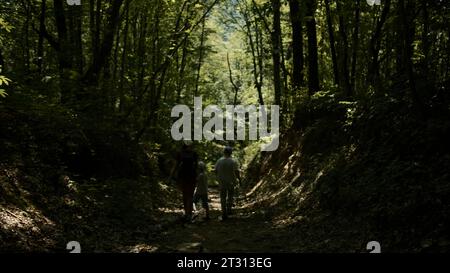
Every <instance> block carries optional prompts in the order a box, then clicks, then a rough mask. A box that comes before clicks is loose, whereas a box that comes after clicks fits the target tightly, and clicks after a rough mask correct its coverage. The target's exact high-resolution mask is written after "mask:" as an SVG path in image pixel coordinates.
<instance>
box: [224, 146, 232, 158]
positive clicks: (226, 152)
mask: <svg viewBox="0 0 450 273" xmlns="http://www.w3.org/2000/svg"><path fill="white" fill-rule="evenodd" d="M223 153H224V155H226V156H230V155H231V154H232V153H233V148H231V147H230V146H227V147H225V149H224V150H223Z"/></svg>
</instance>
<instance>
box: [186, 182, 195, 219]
mask: <svg viewBox="0 0 450 273" xmlns="http://www.w3.org/2000/svg"><path fill="white" fill-rule="evenodd" d="M194 190H195V183H193V182H192V181H191V183H188V185H187V192H186V205H187V209H186V215H187V217H188V220H190V219H191V218H192V209H193V206H194V203H193V198H194Z"/></svg>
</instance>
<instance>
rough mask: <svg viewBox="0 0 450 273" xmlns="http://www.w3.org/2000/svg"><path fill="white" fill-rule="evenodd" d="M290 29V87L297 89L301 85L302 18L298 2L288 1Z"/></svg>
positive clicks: (302, 77)
mask: <svg viewBox="0 0 450 273" xmlns="http://www.w3.org/2000/svg"><path fill="white" fill-rule="evenodd" d="M289 11H290V19H291V27H292V55H293V57H292V58H293V76H292V85H293V87H294V88H295V89H298V88H299V87H301V86H302V85H303V79H304V76H303V66H304V65H303V63H304V57H303V16H302V11H301V9H300V2H299V0H289Z"/></svg>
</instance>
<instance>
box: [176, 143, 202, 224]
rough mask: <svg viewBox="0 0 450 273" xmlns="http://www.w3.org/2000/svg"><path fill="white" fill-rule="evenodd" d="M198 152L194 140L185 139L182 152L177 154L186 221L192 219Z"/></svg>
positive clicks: (179, 182)
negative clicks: (195, 149)
mask: <svg viewBox="0 0 450 273" xmlns="http://www.w3.org/2000/svg"><path fill="white" fill-rule="evenodd" d="M197 162H198V156H197V153H196V152H195V151H194V150H193V147H192V141H185V142H184V143H183V147H182V149H181V152H180V153H178V155H177V163H176V166H175V169H177V170H178V171H177V183H178V186H179V187H180V189H181V191H182V193H183V208H184V217H185V220H186V221H188V222H189V221H191V220H192V209H193V200H192V199H193V197H194V190H195V186H196V178H197Z"/></svg>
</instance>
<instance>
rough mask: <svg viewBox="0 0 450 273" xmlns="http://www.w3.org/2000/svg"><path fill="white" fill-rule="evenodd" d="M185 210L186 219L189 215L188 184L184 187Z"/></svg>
mask: <svg viewBox="0 0 450 273" xmlns="http://www.w3.org/2000/svg"><path fill="white" fill-rule="evenodd" d="M182 190H183V209H184V216H185V217H186V216H187V214H188V195H189V194H188V192H189V190H188V186H187V185H186V184H184V185H183V188H182Z"/></svg>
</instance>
